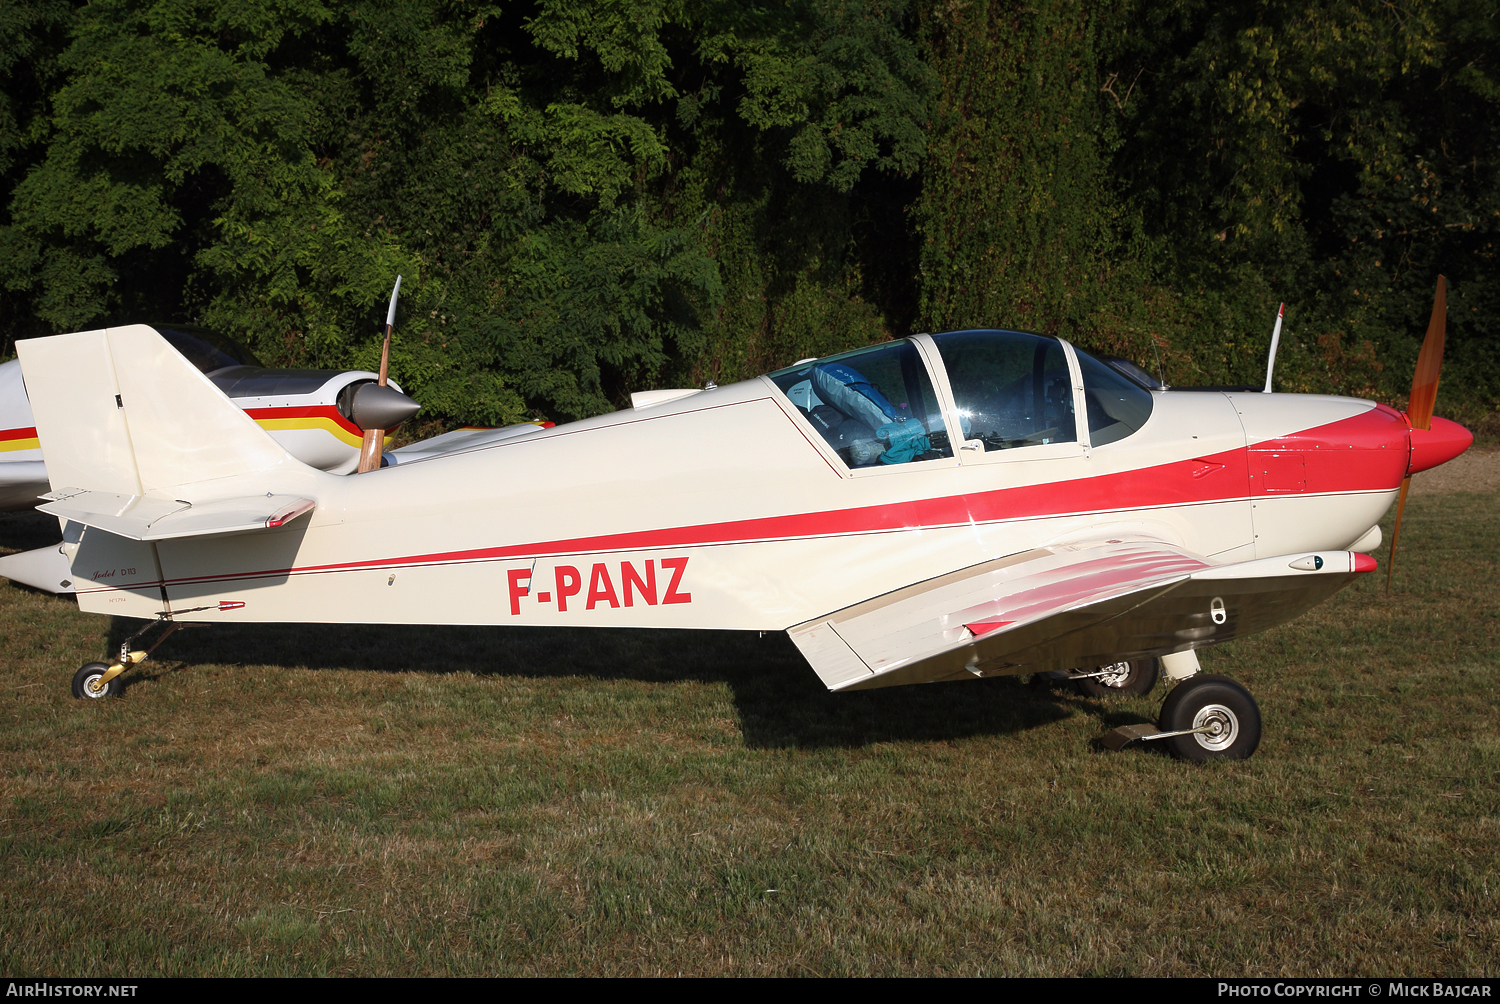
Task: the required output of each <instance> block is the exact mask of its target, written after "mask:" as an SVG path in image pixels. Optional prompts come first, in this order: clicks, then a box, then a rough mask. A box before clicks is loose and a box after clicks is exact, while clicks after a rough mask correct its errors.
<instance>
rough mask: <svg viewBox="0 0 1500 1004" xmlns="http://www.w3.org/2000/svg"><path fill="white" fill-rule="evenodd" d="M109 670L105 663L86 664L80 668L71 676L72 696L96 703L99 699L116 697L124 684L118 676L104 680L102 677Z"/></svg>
mask: <svg viewBox="0 0 1500 1004" xmlns="http://www.w3.org/2000/svg"><path fill="white" fill-rule="evenodd" d="M109 668H110V667H109V663H107V662H86V663H84V664H83V665H82V666H80V667H79V668H78V672H76V673H74V674H73V696H74V697H76V698H78V699H80V700H82V699H83V698H89V699H91V700H96V701H97V700H98V699H99V698H101V697H118V696H119V694H120V692H121V691H122V690H124V689H125V683H124V681H123V680H121V679H120V677H119V676H114V677H112V678H110V679H107V680H106V679H105V678H104V677H105V674H106V673H108V672H109Z"/></svg>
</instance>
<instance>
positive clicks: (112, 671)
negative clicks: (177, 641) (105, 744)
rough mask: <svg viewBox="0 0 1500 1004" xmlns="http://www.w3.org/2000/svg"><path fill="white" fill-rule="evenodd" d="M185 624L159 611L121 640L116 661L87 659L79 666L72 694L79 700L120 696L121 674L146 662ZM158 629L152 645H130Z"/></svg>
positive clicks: (122, 685)
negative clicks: (141, 626) (134, 647)
mask: <svg viewBox="0 0 1500 1004" xmlns="http://www.w3.org/2000/svg"><path fill="white" fill-rule="evenodd" d="M182 626H183V625H181V624H178V623H176V622H175V621H173V620H172V617H171V615H170V614H165V613H161V614H157V615H156V620H154V621H149V622H147V624H146V626H145V627H143V628H141V629H140V630H139V631H137V632H136V633H135V634H133V635H131V636H130V637H129V638H126V639H125V640H124V641H122V642H121V643H120V653H119V655H117V656H116V657H115V661H114V662H112V663H104V662H88V663H84V664H83V665H82V666H80V667H79V668H78V672H76V673H74V674H73V696H74V697H76V698H78V699H80V700H82V699H83V698H89V699H90V700H98V699H99V698H101V697H115V696H117V695H118V694H119V693H120V691H122V690H124V689H125V685H124V684H123V683H122V682H121V681H120V674H121V673H123V672H125V670H127V669H129V668H130V667H131V666H136V665H139V664H140V663H143V662H145V661H146V658H147V657H148V656H150V655H151V653H152V652H155V651H156V649H157V646H159V645H160V644H161V643H162V642H164V641H166V640H167V638H168V637H170V636H171V634H172V632H174V631H176V630H177V629H178V628H180V627H182ZM156 628H161V629H162V631H161V634H159V635H157V637H156V640H155V641H154V642H152V643H151V644H150V645H149V646H147V647H146V648H144V649H132V648H131V647H130V646H131V644H132V643H134V642H135V641H137V640H138V639H140V638H141V637H142V636H144V635H146V634H148V633H149V632H151V631H152V630H153V629H156Z"/></svg>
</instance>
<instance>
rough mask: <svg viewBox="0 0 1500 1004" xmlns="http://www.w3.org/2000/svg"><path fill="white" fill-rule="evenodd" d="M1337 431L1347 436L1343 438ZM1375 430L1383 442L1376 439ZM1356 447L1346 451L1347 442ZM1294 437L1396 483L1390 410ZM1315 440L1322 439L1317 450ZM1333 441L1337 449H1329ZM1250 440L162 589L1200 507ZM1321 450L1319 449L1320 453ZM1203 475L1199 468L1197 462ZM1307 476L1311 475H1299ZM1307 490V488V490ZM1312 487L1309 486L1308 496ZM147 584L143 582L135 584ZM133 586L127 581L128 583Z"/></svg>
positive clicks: (1351, 473)
mask: <svg viewBox="0 0 1500 1004" xmlns="http://www.w3.org/2000/svg"><path fill="white" fill-rule="evenodd" d="M1345 430H1347V431H1348V435H1347V436H1345V435H1344V432H1345ZM1382 436H1384V438H1383V439H1382ZM1351 441H1352V442H1355V443H1357V445H1356V446H1355V448H1354V449H1350V448H1349V443H1350V442H1351ZM1292 442H1295V443H1297V444H1299V446H1301V447H1302V448H1303V449H1304V450H1306V449H1307V447H1308V446H1309V445H1311V446H1312V447H1313V449H1312V450H1310V451H1307V452H1309V454H1310V455H1315V456H1316V457H1318V458H1319V462H1320V463H1321V458H1323V457H1335V459H1336V460H1337V462H1338V467H1337V470H1338V477H1339V481H1338V483H1337V484H1329V485H1328V486H1326V487H1324V488H1322V489H1320V490H1321V492H1323V493H1328V492H1370V491H1391V490H1394V489H1395V488H1396V487H1398V486H1399V485H1400V483H1401V477H1402V476H1403V474H1404V472H1405V468H1406V462H1407V461H1406V453H1405V450H1406V449H1407V444H1408V442H1409V441H1408V439H1407V427H1406V425H1405V423H1404V421H1403V420H1402V418H1401V416H1400V413H1398V412H1396V411H1394V410H1392V409H1390V408H1385V407H1384V406H1381V407H1379V408H1375V409H1371V410H1370V411H1367V412H1365V413H1363V414H1361V415H1358V416H1355V417H1354V418H1349V419H1345V420H1343V421H1340V422H1335V423H1331V424H1329V425H1326V426H1322V427H1319V428H1316V429H1308V430H1305V431H1303V432H1299V433H1296V434H1294V435H1293V436H1287V437H1282V438H1281V439H1278V440H1275V441H1274V443H1275V444H1277V446H1276V447H1274V448H1284V447H1282V445H1281V444H1289V443H1292ZM1318 444H1328V445H1327V446H1324V447H1321V448H1319V447H1318ZM1337 444H1342V450H1335V449H1332V447H1333V446H1335V445H1337ZM1267 448H1268V444H1265V443H1260V444H1256V445H1255V446H1254V447H1252V448H1251V449H1250V450H1245V449H1237V450H1228V451H1225V452H1223V453H1216V454H1212V455H1209V456H1203V457H1195V458H1192V459H1188V460H1179V461H1174V462H1172V463H1168V464H1159V465H1157V466H1155V467H1144V468H1140V469H1137V470H1133V471H1121V472H1119V473H1117V474H1105V475H1100V476H1098V477H1092V478H1078V479H1075V480H1073V481H1061V482H1050V483H1046V484H1039V485H1027V486H1023V487H1019V488H1002V489H997V490H995V491H987V492H977V493H974V494H967V495H953V496H948V497H945V498H933V499H917V500H913V501H910V502H898V503H893V504H890V505H879V506H862V507H859V508H853V509H835V510H830V511H823V512H810V513H795V514H791V515H785V516H767V517H761V518H757V519H744V520H729V521H726V522H722V523H705V524H700V525H696V526H679V527H666V528H661V529H655V530H635V531H630V532H626V533H614V534H601V535H598V536H591V537H575V538H570V539H565V540H549V541H537V542H532V543H523V544H508V545H503V546H499V547H479V548H471V549H467V550H461V551H442V552H434V553H431V554H413V555H406V556H403V557H394V558H374V559H367V560H362V561H346V562H335V563H331V564H326V565H304V566H301V567H295V568H275V569H263V570H260V571H246V572H236V573H230V574H216V575H204V576H193V577H188V578H179V579H170V580H168V582H167V584H168V585H178V584H185V583H190V582H213V581H227V580H242V579H253V578H267V577H272V576H284V575H302V574H310V573H320V572H346V571H358V570H362V569H375V568H389V567H399V566H410V565H437V564H461V563H467V562H479V561H497V560H504V559H515V558H533V557H540V556H545V555H577V554H586V553H609V552H616V551H640V550H649V549H661V548H675V547H696V546H704V545H728V544H743V543H750V542H754V541H768V540H795V539H798V538H809V537H830V536H854V535H860V534H871V533H889V532H893V531H900V530H916V529H936V528H940V527H952V526H962V525H966V524H981V523H996V522H1007V521H1011V520H1019V519H1032V518H1038V517H1052V516H1069V515H1081V514H1085V513H1103V512H1112V511H1118V510H1131V509H1150V508H1159V507H1163V506H1180V505H1202V504H1206V503H1215V502H1228V501H1236V500H1245V499H1249V498H1250V497H1251V494H1250V492H1251V491H1252V490H1251V489H1250V487H1249V486H1250V483H1251V482H1250V467H1251V459H1252V454H1254V453H1257V452H1263V451H1265V450H1267ZM1325 451H1326V452H1325ZM1206 466H1207V467H1208V468H1209V469H1210V473H1208V474H1206V475H1205V474H1203V473H1202V472H1203V471H1204V468H1205V467H1206ZM1309 481H1312V478H1311V477H1309ZM1309 487H1311V486H1309ZM1312 493H1313V492H1309V494H1312ZM143 585H149V583H143ZM133 588H134V587H133Z"/></svg>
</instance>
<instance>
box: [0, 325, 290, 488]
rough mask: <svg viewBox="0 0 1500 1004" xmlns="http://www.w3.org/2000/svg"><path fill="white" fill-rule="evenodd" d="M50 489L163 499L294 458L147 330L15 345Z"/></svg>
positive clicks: (103, 332)
mask: <svg viewBox="0 0 1500 1004" xmlns="http://www.w3.org/2000/svg"><path fill="white" fill-rule="evenodd" d="M16 350H17V352H18V353H19V355H20V357H21V371H22V373H23V374H24V375H25V379H26V391H27V394H28V396H29V397H30V398H31V408H32V411H33V412H34V413H35V416H36V430H37V439H39V440H40V442H41V448H42V456H43V457H44V458H45V459H46V462H47V476H48V480H49V481H51V483H52V488H53V489H54V490H57V489H59V488H64V487H67V488H80V489H84V490H86V491H100V492H114V493H117V494H121V495H166V496H171V495H172V493H173V491H174V490H175V489H177V488H180V487H181V486H183V485H189V484H195V483H198V482H203V481H211V480H217V479H219V478H227V477H234V476H236V475H243V474H254V473H256V472H259V471H264V470H267V469H268V468H271V467H273V466H275V465H277V464H281V463H284V462H286V461H287V460H289V459H291V458H290V457H289V456H288V454H287V453H286V451H285V450H284V449H282V447H281V446H280V444H278V443H277V442H276V441H275V440H274V439H272V438H271V437H270V436H269V435H267V434H266V433H265V431H264V430H262V429H261V428H260V427H259V426H258V425H256V424H255V421H254V420H253V419H251V418H250V416H248V415H246V414H245V413H244V412H243V411H241V410H240V409H239V408H238V407H236V406H235V405H234V403H233V402H231V401H230V400H229V399H228V398H227V397H225V396H224V395H223V394H222V393H221V392H220V391H219V389H218V388H217V387H215V386H214V385H213V383H212V382H211V381H210V380H209V379H208V377H206V376H204V375H203V374H202V373H200V372H199V371H198V369H197V368H196V367H195V366H193V364H192V363H190V362H188V361H187V360H186V359H185V358H183V357H182V355H181V354H180V353H178V352H177V350H176V349H174V348H172V346H171V345H169V344H168V343H167V341H166V339H164V338H162V336H161V335H159V334H157V332H156V331H155V330H154V329H152V328H150V327H148V326H147V325H144V324H132V325H129V326H126V327H122V328H106V329H101V330H98V331H81V332H78V333H77V334H71V335H55V336H53V337H51V338H32V339H27V340H24V341H19V342H17V343H16Z"/></svg>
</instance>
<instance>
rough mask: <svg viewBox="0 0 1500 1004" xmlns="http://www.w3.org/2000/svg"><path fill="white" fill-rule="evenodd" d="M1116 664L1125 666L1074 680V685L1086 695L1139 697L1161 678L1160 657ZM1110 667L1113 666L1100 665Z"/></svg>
mask: <svg viewBox="0 0 1500 1004" xmlns="http://www.w3.org/2000/svg"><path fill="white" fill-rule="evenodd" d="M1114 666H1116V667H1123V668H1122V669H1121V670H1120V671H1119V672H1116V673H1113V674H1111V675H1109V676H1091V677H1089V678H1088V679H1084V680H1074V681H1073V686H1075V687H1077V688H1078V692H1079V693H1080V694H1082V695H1083V696H1084V697H1137V696H1139V695H1141V694H1149V693H1151V688H1152V687H1154V686H1156V681H1157V680H1158V679H1160V678H1161V660H1160V659H1136V660H1135V661H1133V662H1117V663H1115V664H1114ZM1108 668H1113V667H1107V666H1100V667H1099V669H1108Z"/></svg>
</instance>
